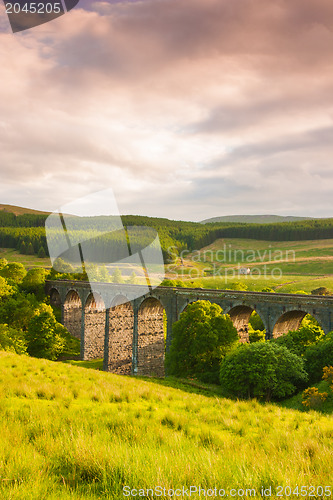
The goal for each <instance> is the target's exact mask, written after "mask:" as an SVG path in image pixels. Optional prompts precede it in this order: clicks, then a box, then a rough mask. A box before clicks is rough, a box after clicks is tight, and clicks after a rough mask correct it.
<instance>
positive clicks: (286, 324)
mask: <svg viewBox="0 0 333 500" xmlns="http://www.w3.org/2000/svg"><path fill="white" fill-rule="evenodd" d="M46 292H47V294H49V295H50V300H51V304H52V305H55V306H58V307H60V308H61V321H62V323H63V325H64V326H66V328H67V329H68V330H69V331H70V332H71V333H72V335H74V336H75V337H77V338H79V339H80V340H81V359H83V360H90V359H97V358H103V359H104V364H103V368H104V370H106V371H111V372H113V373H119V374H124V375H125V374H127V375H129V374H133V375H154V376H158V377H161V376H164V359H165V352H166V350H168V349H169V347H170V344H171V340H172V325H173V323H174V322H175V321H177V320H178V319H179V316H180V314H181V313H182V312H183V311H184V310H185V309H186V307H187V306H188V304H191V303H193V302H196V301H197V300H209V301H210V302H212V303H215V304H218V305H220V306H221V307H222V309H223V312H224V313H226V314H229V315H230V317H231V319H232V321H233V324H234V326H235V327H236V328H237V331H238V334H239V336H240V339H241V340H242V341H247V340H248V323H249V319H250V316H251V314H252V312H253V311H256V312H257V313H258V314H259V316H260V317H261V319H262V321H263V323H264V326H265V329H266V337H267V338H272V337H278V336H280V335H283V334H285V333H287V332H288V331H289V330H297V329H298V328H299V325H300V323H301V321H302V319H303V318H304V316H305V315H306V314H311V316H313V317H314V318H315V319H316V320H317V321H318V322H319V324H320V325H321V327H322V329H323V330H324V332H325V333H328V332H329V331H331V330H332V329H333V326H332V311H333V297H327V296H314V295H295V294H284V293H265V292H243V291H242V292H240V291H233V290H209V289H201V288H200V289H198V288H171V287H162V286H160V287H157V288H155V289H154V290H152V291H150V292H148V293H147V289H146V288H145V287H140V285H124V284H120V285H117V284H109V283H94V293H93V292H92V290H91V287H90V284H89V283H88V282H82V281H59V280H57V281H47V282H46ZM141 292H142V293H141ZM137 297H139V298H137Z"/></svg>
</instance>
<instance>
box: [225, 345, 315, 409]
mask: <svg viewBox="0 0 333 500" xmlns="http://www.w3.org/2000/svg"><path fill="white" fill-rule="evenodd" d="M306 381H307V374H306V372H305V370H304V367H303V360H302V359H301V358H300V357H299V356H296V355H295V354H292V353H291V352H289V351H288V349H287V348H286V347H283V346H279V345H277V344H275V343H273V342H256V343H254V344H243V345H241V346H239V347H238V348H237V349H235V350H233V351H232V352H231V353H229V354H227V356H226V357H225V358H224V360H223V361H222V364H221V370H220V383H221V385H222V386H223V387H224V388H225V389H226V390H227V391H228V392H229V393H230V394H233V395H234V396H237V397H242V398H253V397H257V398H263V399H266V400H267V401H268V400H270V399H282V398H285V397H287V396H290V395H291V394H293V393H294V392H295V391H296V390H297V388H300V387H302V386H303V387H304V383H305V382H306Z"/></svg>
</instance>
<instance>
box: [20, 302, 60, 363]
mask: <svg viewBox="0 0 333 500" xmlns="http://www.w3.org/2000/svg"><path fill="white" fill-rule="evenodd" d="M66 335H67V330H66V328H65V327H64V326H62V325H61V324H60V323H58V322H57V321H56V319H55V317H54V314H53V312H52V310H49V309H47V308H46V307H45V308H42V309H41V310H40V311H38V313H37V314H35V315H34V316H33V317H32V318H31V320H30V322H29V326H28V331H27V333H26V339H27V342H28V349H27V350H28V353H29V354H30V356H34V357H36V358H47V359H51V360H56V359H57V358H58V357H59V356H60V354H61V353H62V352H63V351H64V349H65V346H66Z"/></svg>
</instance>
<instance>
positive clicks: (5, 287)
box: [0, 276, 14, 300]
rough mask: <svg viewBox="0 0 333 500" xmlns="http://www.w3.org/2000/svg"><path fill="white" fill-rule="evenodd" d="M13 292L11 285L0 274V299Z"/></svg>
mask: <svg viewBox="0 0 333 500" xmlns="http://www.w3.org/2000/svg"><path fill="white" fill-rule="evenodd" d="M13 293H14V290H13V287H12V286H11V285H9V284H8V283H7V281H6V280H5V278H3V277H2V276H0V300H1V299H4V298H6V297H10V296H11V295H12V294H13Z"/></svg>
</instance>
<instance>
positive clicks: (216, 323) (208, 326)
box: [166, 300, 238, 383]
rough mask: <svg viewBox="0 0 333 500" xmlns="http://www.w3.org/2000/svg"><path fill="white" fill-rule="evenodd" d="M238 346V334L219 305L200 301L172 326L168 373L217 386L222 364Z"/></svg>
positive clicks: (190, 307) (190, 306)
mask: <svg viewBox="0 0 333 500" xmlns="http://www.w3.org/2000/svg"><path fill="white" fill-rule="evenodd" d="M236 342H238V333H237V330H236V328H235V327H234V326H233V324H232V321H231V319H230V317H229V316H226V315H224V314H223V311H222V309H221V307H220V306H218V305H217V304H212V303H211V302H209V301H205V300H199V301H197V302H195V303H193V304H190V305H188V306H187V308H186V310H185V311H184V312H183V313H182V314H181V315H180V319H179V321H177V322H176V323H174V325H173V339H172V343H171V347H170V351H169V353H167V356H166V367H167V371H168V373H169V374H170V375H176V376H178V377H189V376H193V377H198V378H199V379H200V380H202V381H204V382H216V383H218V380H219V367H220V363H221V360H222V359H223V357H224V356H225V355H226V353H227V352H228V351H229V350H230V349H231V348H232V346H233V345H234V344H235V343H236Z"/></svg>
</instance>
